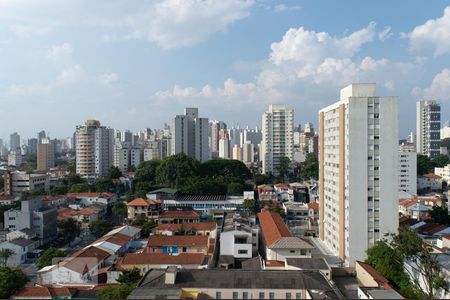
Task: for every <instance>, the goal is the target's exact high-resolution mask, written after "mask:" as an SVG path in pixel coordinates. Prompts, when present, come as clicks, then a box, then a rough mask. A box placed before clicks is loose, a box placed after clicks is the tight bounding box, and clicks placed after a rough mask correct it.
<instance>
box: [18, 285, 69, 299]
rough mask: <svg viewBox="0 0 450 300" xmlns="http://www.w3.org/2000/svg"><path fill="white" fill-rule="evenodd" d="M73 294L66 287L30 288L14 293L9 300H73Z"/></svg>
mask: <svg viewBox="0 0 450 300" xmlns="http://www.w3.org/2000/svg"><path fill="white" fill-rule="evenodd" d="M75 292H76V291H75V290H70V289H69V288H66V287H51V286H30V287H25V288H24V289H22V290H20V291H18V292H16V293H15V294H14V295H12V296H11V297H10V299H73V296H75Z"/></svg>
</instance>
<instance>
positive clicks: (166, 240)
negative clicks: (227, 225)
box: [147, 235, 208, 249]
mask: <svg viewBox="0 0 450 300" xmlns="http://www.w3.org/2000/svg"><path fill="white" fill-rule="evenodd" d="M207 245H208V237H207V236H199V235H171V236H169V235H153V236H151V237H150V238H149V239H148V243H147V249H149V248H151V247H154V246H182V247H183V246H185V247H207Z"/></svg>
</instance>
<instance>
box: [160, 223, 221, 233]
mask: <svg viewBox="0 0 450 300" xmlns="http://www.w3.org/2000/svg"><path fill="white" fill-rule="evenodd" d="M181 226H183V228H184V229H187V230H193V231H204V230H214V229H216V227H217V224H216V223H214V222H186V223H183V224H158V226H157V227H156V229H157V230H159V231H172V232H174V231H178V230H179V229H180V228H181Z"/></svg>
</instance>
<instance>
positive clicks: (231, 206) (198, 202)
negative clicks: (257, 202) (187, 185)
mask: <svg viewBox="0 0 450 300" xmlns="http://www.w3.org/2000/svg"><path fill="white" fill-rule="evenodd" d="M244 193H245V192H244ZM243 204H244V196H243V195H242V196H234V195H178V194H177V195H175V196H174V197H173V198H172V199H164V203H163V206H164V209H165V210H170V209H180V208H187V207H189V208H192V209H194V210H196V211H198V212H200V214H201V215H202V216H204V217H206V216H207V215H208V209H214V208H223V209H227V210H229V211H235V210H239V209H241V208H243Z"/></svg>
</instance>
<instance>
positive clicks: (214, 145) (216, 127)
mask: <svg viewBox="0 0 450 300" xmlns="http://www.w3.org/2000/svg"><path fill="white" fill-rule="evenodd" d="M224 129H227V124H225V123H224V122H222V121H216V120H213V121H210V122H209V131H210V135H209V136H210V144H209V147H210V149H211V157H212V158H215V157H217V156H218V155H219V140H220V131H221V130H224Z"/></svg>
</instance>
